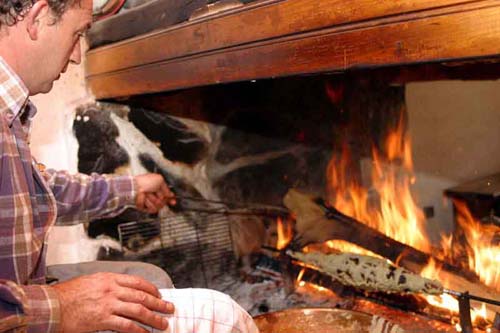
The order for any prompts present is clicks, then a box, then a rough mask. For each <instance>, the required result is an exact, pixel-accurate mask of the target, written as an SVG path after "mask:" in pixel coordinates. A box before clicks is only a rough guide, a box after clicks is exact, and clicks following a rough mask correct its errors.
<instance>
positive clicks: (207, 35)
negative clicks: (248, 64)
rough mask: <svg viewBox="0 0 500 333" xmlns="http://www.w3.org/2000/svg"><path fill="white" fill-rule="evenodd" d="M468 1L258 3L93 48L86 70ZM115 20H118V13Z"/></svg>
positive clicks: (121, 66)
mask: <svg viewBox="0 0 500 333" xmlns="http://www.w3.org/2000/svg"><path fill="white" fill-rule="evenodd" d="M467 2H472V1H471V0H406V1H394V0H356V1H355V2H354V1H349V0H322V1H317V0H293V1H283V0H270V1H259V2H256V3H253V4H249V5H246V6H244V7H242V8H239V9H236V10H233V11H229V12H225V13H223V14H220V15H214V16H211V17H208V18H206V19H202V20H197V21H194V22H187V23H184V24H179V25H176V26H172V27H170V28H167V29H163V30H160V31H157V32H153V33H149V34H146V35H143V36H138V37H136V38H133V39H129V40H125V41H123V42H120V43H116V44H111V45H108V46H105V47H101V48H97V49H94V50H90V51H89V52H88V53H87V59H88V62H87V64H86V66H87V68H86V69H87V73H88V75H97V74H102V73H107V72H112V71H117V70H121V69H125V68H130V67H135V66H142V65H146V64H150V63H155V62H159V61H165V60H170V59H174V58H178V57H186V56H189V55H194V54H199V53H202V52H208V51H213V50H218V49H223V48H228V47H233V46H236V45H243V44H248V43H253V42H257V41H262V40H268V39H272V38H277V37H283V36H288V35H293V34H297V33H303V32H307V31H314V30H319V29H324V28H331V27H334V26H340V25H345V24H353V23H356V22H360V21H366V20H372V19H376V18H381V17H389V16H391V15H396V14H400V13H412V12H417V11H421V10H424V9H431V8H440V7H446V6H450V5H457V4H463V3H467ZM112 19H115V20H116V21H118V19H119V17H118V16H116V17H113V18H112ZM101 23H102V22H101ZM106 23H107V22H106ZM117 23H119V22H117ZM126 23H127V22H126ZM128 28H130V27H128ZM108 30H109V29H108Z"/></svg>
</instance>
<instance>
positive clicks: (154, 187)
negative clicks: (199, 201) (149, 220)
mask: <svg viewBox="0 0 500 333" xmlns="http://www.w3.org/2000/svg"><path fill="white" fill-rule="evenodd" d="M135 182H136V184H137V196H136V198H135V205H136V207H137V209H138V210H140V211H143V212H146V213H149V214H154V213H157V212H158V211H159V210H160V209H162V208H163V207H164V206H165V205H171V206H173V205H175V204H176V201H175V196H174V194H173V193H172V191H170V189H169V188H168V186H167V184H166V183H165V181H164V180H163V177H162V176H161V175H159V174H156V173H148V174H145V175H140V176H135Z"/></svg>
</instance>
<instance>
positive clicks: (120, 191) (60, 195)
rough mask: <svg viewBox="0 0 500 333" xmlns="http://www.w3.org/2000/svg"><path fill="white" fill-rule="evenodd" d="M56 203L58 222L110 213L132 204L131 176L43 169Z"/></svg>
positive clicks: (116, 213)
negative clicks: (72, 172) (85, 173)
mask: <svg viewBox="0 0 500 333" xmlns="http://www.w3.org/2000/svg"><path fill="white" fill-rule="evenodd" d="M42 175H43V177H44V178H45V180H46V181H47V183H48V185H49V187H50V188H51V190H52V193H53V194H54V196H55V199H56V203H57V224H58V225H72V224H78V223H81V222H87V221H89V220H92V219H96V218H107V217H113V216H116V215H118V214H119V213H121V212H122V211H123V210H125V208H127V207H134V206H135V195H136V185H135V181H134V177H133V176H114V175H99V174H97V173H93V174H91V175H84V174H74V175H71V174H69V173H68V172H66V171H55V170H45V171H44V172H42Z"/></svg>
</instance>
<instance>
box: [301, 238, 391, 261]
mask: <svg viewBox="0 0 500 333" xmlns="http://www.w3.org/2000/svg"><path fill="white" fill-rule="evenodd" d="M302 252H304V253H308V252H322V253H327V254H328V253H340V252H342V253H346V252H347V253H355V254H361V255H367V256H371V257H375V258H380V259H383V257H382V256H380V255H378V254H376V253H375V252H372V251H370V250H367V249H365V248H364V247H361V246H359V245H356V244H354V243H351V242H348V241H345V240H342V239H331V240H329V241H326V242H324V243H321V244H311V245H308V246H306V247H304V248H303V249H302Z"/></svg>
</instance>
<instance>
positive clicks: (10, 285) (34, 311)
mask: <svg viewBox="0 0 500 333" xmlns="http://www.w3.org/2000/svg"><path fill="white" fill-rule="evenodd" d="M0 304H1V306H0V332H29V333H56V332H59V330H60V321H61V312H60V306H59V300H58V298H57V294H56V292H55V291H54V289H53V288H52V287H50V286H44V285H30V286H20V285H17V284H16V283H14V282H12V281H9V280H0Z"/></svg>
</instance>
